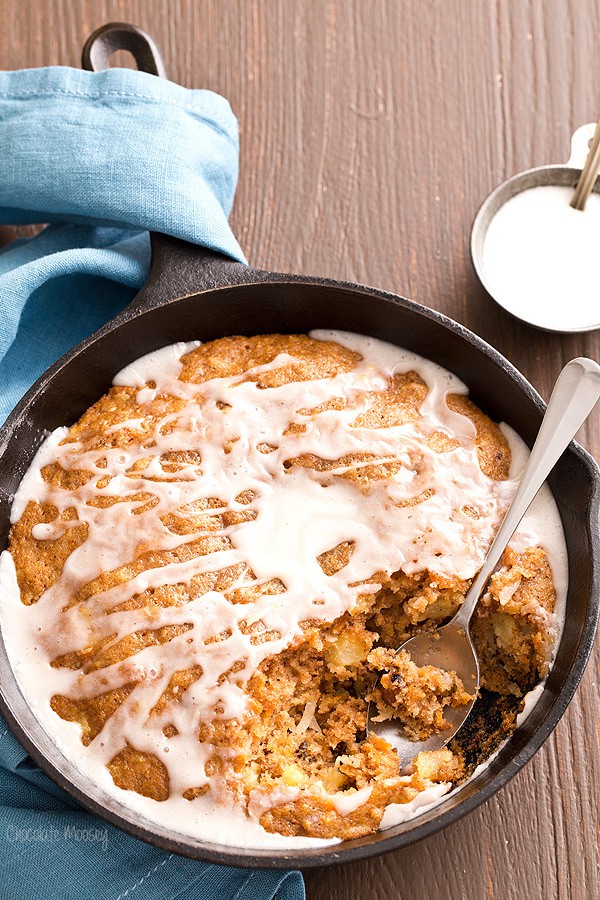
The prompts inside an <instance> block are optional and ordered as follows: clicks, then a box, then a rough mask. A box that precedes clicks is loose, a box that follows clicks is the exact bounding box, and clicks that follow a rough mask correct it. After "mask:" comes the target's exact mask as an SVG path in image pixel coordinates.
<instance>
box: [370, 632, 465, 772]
mask: <svg viewBox="0 0 600 900" xmlns="http://www.w3.org/2000/svg"><path fill="white" fill-rule="evenodd" d="M400 649H402V650H406V651H408V652H409V653H410V656H411V659H412V661H413V662H414V663H415V665H417V666H436V667H437V668H439V669H445V670H447V671H452V672H456V674H457V675H458V677H459V678H460V680H461V681H462V683H463V685H464V688H465V690H466V692H467V693H468V694H471V695H472V700H471V702H470V703H468V704H465V705H464V706H455V707H452V706H447V707H445V709H444V719H445V721H446V722H447V723H448V726H449V727H448V728H445V729H444V731H440V732H438V733H437V734H432V735H431V737H429V738H428V739H427V740H425V741H419V743H418V744H415V742H414V741H411V740H409V738H407V737H406V734H405V733H404V731H403V729H402V726H401V725H400V724H399V723H398V721H397V720H395V719H388V720H387V721H385V722H374V721H373V720H372V719H371V720H370V725H369V727H370V729H371V731H374V732H375V734H378V735H380V736H381V737H383V738H385V740H386V741H388V742H389V743H390V744H391V745H392V747H395V749H396V750H397V752H398V757H399V759H400V765H401V767H404V766H406V765H408V763H410V761H411V759H412V758H413V757H414V756H415V753H417V752H419V751H420V750H440V749H441V748H442V747H444V746H445V745H446V744H447V743H448V742H449V741H451V740H452V738H453V737H454V735H455V734H456V732H457V731H458V729H459V728H460V727H461V726H462V724H463V722H464V721H465V719H466V718H467V716H468V715H469V713H470V712H471V710H472V709H473V704H474V703H475V700H476V699H477V691H478V689H479V660H478V658H477V653H476V651H475V647H474V645H473V641H472V640H471V635H470V633H469V629H468V627H467V628H465V626H464V625H462V624H461V623H459V622H456V620H455V619H452V620H451V621H450V622H448V624H447V625H443V626H442V627H441V628H438V629H437V630H436V631H425V632H423V633H422V634H416V635H415V636H414V637H412V638H410V639H409V640H408V641H405V642H404V644H402V647H401V648H400Z"/></svg>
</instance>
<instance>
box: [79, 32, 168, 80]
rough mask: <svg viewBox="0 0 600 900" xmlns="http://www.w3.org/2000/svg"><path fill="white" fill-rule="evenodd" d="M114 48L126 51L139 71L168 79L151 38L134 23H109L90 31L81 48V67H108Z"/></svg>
mask: <svg viewBox="0 0 600 900" xmlns="http://www.w3.org/2000/svg"><path fill="white" fill-rule="evenodd" d="M117 50H127V51H128V52H129V53H131V55H132V56H133V58H134V60H135V64H136V66H137V67H138V69H139V71H140V72H147V73H148V74H149V75H157V76H158V77H159V78H168V77H169V76H168V75H167V69H166V66H165V63H164V60H163V58H162V55H161V52H160V50H159V49H158V47H157V45H156V43H155V42H154V40H153V39H152V38H151V37H150V35H149V34H146V32H145V31H142V29H141V28H138V27H137V25H130V24H129V23H128V22H109V23H108V24H107V25H102V26H101V27H100V28H97V29H96V30H95V31H93V32H92V33H91V34H90V36H89V38H88V39H87V41H86V42H85V44H84V45H83V50H82V51H81V66H82V68H84V69H87V70H88V71H89V72H102V71H104V69H108V68H109V66H108V61H109V59H110V57H111V56H112V54H113V53H115V51H117Z"/></svg>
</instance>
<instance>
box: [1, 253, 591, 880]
mask: <svg viewBox="0 0 600 900" xmlns="http://www.w3.org/2000/svg"><path fill="white" fill-rule="evenodd" d="M248 274H249V277H248V279H247V280H240V282H238V283H237V284H236V285H235V286H234V287H232V286H231V285H229V286H226V285H225V286H218V287H208V288H205V289H202V290H199V291H195V292H193V293H189V294H185V295H183V296H181V297H175V298H173V299H172V300H169V301H168V304H161V305H169V306H170V305H171V303H177V302H179V301H182V300H186V299H189V298H191V297H195V296H203V297H204V296H206V295H215V296H218V294H219V293H220V292H222V291H231V290H233V289H234V288H235V289H236V290H237V288H241V289H243V288H246V287H256V285H257V282H258V281H260V285H261V286H265V287H266V286H268V285H277V286H279V287H281V285H282V284H294V285H296V284H297V285H306V286H310V287H319V288H324V289H344V290H349V291H351V292H353V293H356V294H359V295H362V296H363V297H365V296H366V297H368V296H372V297H377V298H379V299H381V300H383V301H387V302H389V303H392V304H393V305H400V306H403V307H405V308H406V309H408V310H409V311H410V312H412V313H416V314H417V315H420V316H422V317H424V318H426V319H429V320H432V321H434V322H436V323H437V324H439V325H441V326H442V327H444V328H446V329H447V330H449V331H451V332H453V333H454V334H455V335H457V336H458V337H459V338H462V339H463V340H464V341H465V342H466V343H467V344H469V345H470V346H471V347H472V348H473V349H474V350H476V351H478V352H480V353H482V354H483V355H485V356H486V357H487V358H488V359H489V360H490V361H491V362H493V363H495V364H496V365H497V366H498V367H499V368H501V369H502V370H504V372H505V373H506V374H507V375H508V376H509V377H511V379H512V380H513V381H514V382H515V383H516V385H517V387H518V388H519V389H520V390H521V391H522V392H523V393H524V394H525V395H526V397H527V398H528V399H529V400H530V401H531V402H532V403H533V404H534V405H535V407H537V409H538V410H539V411H540V412H543V410H544V409H545V404H544V402H543V400H542V398H541V397H540V395H539V394H538V393H537V391H535V389H534V388H533V387H532V386H531V384H530V383H529V382H528V381H527V380H526V379H525V377H524V376H523V375H522V374H521V373H520V372H519V371H518V369H516V368H515V366H513V365H512V363H510V362H509V361H508V360H507V359H506V358H505V357H504V356H503V355H502V354H501V353H500V352H499V351H498V350H496V349H495V348H494V347H492V346H491V345H490V344H488V343H487V342H486V341H484V340H483V339H482V338H480V337H479V336H478V335H476V334H474V333H473V332H472V331H470V330H469V329H468V328H466V327H465V326H464V325H462V324H460V323H458V322H456V321H455V320H453V319H451V318H449V317H448V316H446V315H444V314H443V313H440V312H438V311H436V310H433V309H430V308H429V307H425V306H422V305H421V304H418V303H415V302H414V301H412V300H408V299H407V298H404V297H401V296H399V295H396V294H393V293H391V292H388V291H383V290H379V289H377V288H373V287H368V286H364V285H359V284H353V283H351V282H345V281H335V280H333V279H326V278H315V277H310V276H299V275H279V274H275V273H268V272H264V273H259V272H257V271H256V270H251V269H248ZM257 275H258V276H259V277H258V278H257V277H256V276H257ZM156 312H157V308H156V307H154V308H152V307H150V308H148V309H144V308H142V309H137V310H135V311H134V312H132V311H131V310H129V309H128V308H126V309H125V310H123V311H122V312H121V313H120V314H119V315H118V316H116V317H115V318H114V319H113V320H111V321H110V322H108V323H107V324H106V325H105V326H103V327H102V328H101V329H99V330H98V331H97V332H95V333H94V334H93V335H91V336H90V337H88V338H86V339H85V340H84V341H82V342H81V343H80V344H78V345H77V346H76V347H74V348H73V349H72V350H70V351H69V352H67V353H66V354H65V355H64V356H62V357H61V358H60V359H59V360H58V361H57V362H56V363H54V364H53V365H52V366H51V367H50V368H49V369H47V370H46V372H45V373H43V374H42V375H41V376H40V378H39V379H38V380H37V381H36V382H35V383H34V385H33V386H32V387H31V388H30V389H29V390H28V391H27V393H26V394H25V395H24V397H23V398H22V399H21V400H20V401H19V403H18V404H17V405H16V407H15V408H14V410H13V411H12V412H11V414H10V415H9V416H8V418H7V419H6V422H5V423H4V425H3V426H2V427H1V428H0V465H1V464H2V458H3V455H4V453H5V451H6V448H7V446H8V444H9V442H10V438H11V436H12V434H13V432H14V430H15V429H16V428H17V427H18V425H19V423H21V422H22V421H23V418H24V417H25V415H26V412H27V410H28V409H29V407H30V406H31V405H32V403H34V401H35V400H36V398H37V397H38V396H39V395H40V393H41V392H44V391H45V390H46V388H47V386H48V385H50V383H51V381H52V379H53V378H54V376H55V375H56V374H57V373H58V372H59V371H61V370H62V369H63V368H64V367H65V366H66V365H68V364H69V362H70V361H71V360H73V359H74V358H75V357H76V356H78V355H79V354H80V353H82V352H84V351H85V350H86V349H87V348H88V347H90V346H91V345H92V344H93V343H96V342H97V341H98V340H99V339H101V338H102V337H104V336H105V335H108V334H109V333H111V332H113V331H115V330H116V329H117V328H118V327H119V325H121V324H123V323H125V322H126V321H129V320H130V319H131V318H136V319H137V318H138V317H142V316H145V315H149V314H152V313H156ZM565 452H566V453H570V454H573V455H574V456H575V457H576V458H577V459H578V460H579V462H580V464H582V465H583V466H584V468H586V469H587V471H588V473H589V477H590V482H591V484H592V490H591V494H590V499H589V507H588V509H587V510H586V511H585V524H586V527H587V529H588V533H589V540H590V547H591V551H592V552H591V579H590V589H589V605H588V612H587V616H586V618H585V620H584V622H583V625H582V630H581V637H580V640H579V645H578V647H577V650H576V653H575V655H574V661H573V665H572V668H571V670H570V671H569V672H568V675H567V677H566V678H565V680H564V681H563V682H562V685H561V687H560V689H559V691H558V693H556V694H553V695H552V700H551V703H550V705H549V707H548V709H547V711H546V713H545V716H544V720H543V721H542V723H541V724H540V726H539V727H537V728H536V730H535V731H534V732H533V733H532V734H530V735H529V736H528V737H527V739H523V740H522V745H521V746H520V747H519V748H518V749H517V750H516V752H515V754H514V755H513V756H512V757H511V758H510V759H509V760H508V761H507V762H506V763H505V764H504V765H503V766H502V767H501V768H498V767H497V768H498V771H497V772H493V771H492V773H491V774H490V770H493V768H494V762H489V763H488V765H487V767H486V771H485V772H482V773H480V774H479V775H478V776H477V777H474V778H473V779H472V780H470V781H469V782H467V783H466V784H465V785H463V786H462V787H460V788H459V790H458V791H457V792H455V791H451V792H450V794H449V795H448V796H449V797H453V796H454V797H455V796H456V795H457V794H458V793H459V792H460V793H461V794H462V793H463V792H465V791H467V793H465V795H464V798H463V799H459V800H458V802H456V803H454V804H453V805H452V806H451V807H450V808H449V809H446V810H443V806H444V803H445V802H447V801H445V800H444V798H442V799H441V800H440V801H439V805H436V807H434V809H433V810H432V815H431V817H428V818H426V819H424V818H423V817H422V816H417V817H415V819H413V820H411V821H413V822H414V823H415V824H414V826H412V827H409V828H408V829H406V830H404V831H402V832H401V833H399V834H398V833H394V832H395V831H396V828H398V827H400V826H392V827H391V828H389V829H385V830H383V831H379V832H375V833H374V834H370V835H367V836H366V837H365V838H357V839H353V840H348V841H341V842H340V843H338V844H332V845H327V846H324V847H311V848H298V849H296V848H289V849H288V848H282V849H281V850H279V849H268V850H259V849H254V848H249V849H248V850H245V849H244V848H243V847H234V846H229V845H217V844H212V845H211V844H206V843H204V842H199V841H197V840H193V839H191V838H187V839H186V836H185V835H182V834H179V833H177V832H173V831H169V830H168V829H160V826H157V827H158V828H159V829H160V830H158V831H157V830H153V828H152V827H151V826H152V825H153V824H154V823H151V822H149V820H144V822H147V825H146V824H144V825H142V824H140V821H139V816H138V815H137V814H136V812H135V810H134V809H133V808H132V807H129V808H128V806H127V804H126V803H118V802H115V801H114V798H113V797H112V796H111V797H110V799H111V803H112V805H113V806H115V807H116V808H117V809H118V810H119V811H118V812H115V811H113V810H112V809H108V808H106V807H105V806H104V805H103V803H102V802H101V800H100V799H98V797H99V796H102V793H103V791H102V789H101V788H100V786H99V785H97V784H96V783H94V782H90V781H89V779H86V778H85V776H83V774H82V773H79V772H78V771H77V770H75V768H74V767H73V765H72V763H70V762H69V760H68V759H67V757H65V756H64V755H63V753H62V751H61V750H60V748H59V747H58V746H57V745H56V744H54V742H53V741H52V739H51V738H50V736H49V735H48V734H47V733H46V732H45V730H44V729H43V727H42V726H41V724H40V723H39V721H38V720H37V719H36V718H35V714H34V713H33V710H32V709H31V707H30V706H29V705H28V703H27V701H26V700H25V698H24V696H23V694H22V693H21V689H20V687H19V684H18V681H17V679H16V676H15V674H14V671H13V669H12V666H11V665H10V662H9V660H8V656H7V652H6V648H5V645H4V639H3V635H2V628H1V625H0V674H1V677H0V712H1V713H2V715H3V716H4V718H5V720H6V722H7V724H8V725H9V727H10V729H11V731H12V733H13V734H14V736H15V737H16V738H17V740H18V741H19V743H20V744H21V745H22V747H23V748H24V749H25V751H26V752H27V753H28V755H29V756H30V757H31V758H32V759H33V761H34V762H35V763H36V764H37V765H38V766H39V767H40V769H42V771H44V772H45V773H46V774H47V775H49V776H50V778H52V780H53V781H55V782H56V783H57V784H58V785H59V786H60V787H61V788H63V789H64V790H65V791H66V792H67V793H68V794H70V795H71V796H72V797H73V798H74V799H75V800H76V801H77V802H78V803H80V804H81V805H82V806H83V807H84V808H86V809H88V810H90V811H91V812H94V813H96V814H98V815H99V816H100V817H101V818H102V819H104V820H105V821H107V822H109V823H110V824H111V825H116V826H117V827H119V828H121V829H122V830H124V831H126V832H127V833H129V834H131V835H132V836H134V837H137V838H140V839H142V840H144V841H146V842H147V843H150V844H153V845H154V846H157V847H159V848H161V849H164V850H167V851H170V852H172V853H177V854H180V855H183V856H188V857H191V858H193V859H197V860H200V861H205V862H209V863H216V864H220V865H233V866H240V867H244V868H252V869H254V868H259V869H260V868H262V869H290V868H306V869H308V868H314V867H321V866H329V865H336V864H340V863H344V862H354V861H358V860H362V859H366V858H370V857H374V856H379V855H381V854H384V853H387V852H389V851H391V850H397V849H400V848H402V847H404V846H407V845H409V844H412V843H415V842H417V841H420V840H423V839H424V838H426V837H429V836H431V835H433V834H435V833H437V832H438V831H440V830H442V829H443V828H445V827H446V826H448V825H450V824H452V823H454V822H456V821H458V819H460V818H462V816H464V815H466V814H467V813H469V812H471V811H473V810H474V809H476V808H477V807H478V806H479V805H480V804H481V803H483V802H484V801H485V800H487V799H488V798H489V797H491V796H492V795H493V794H494V793H496V791H497V790H499V789H500V788H501V787H503V786H504V785H505V784H506V783H507V782H508V781H510V779H511V778H512V777H513V776H514V775H515V774H516V773H517V772H518V771H519V770H520V769H521V768H522V767H523V766H524V765H525V764H526V763H527V762H528V761H529V760H530V759H531V758H532V757H533V755H534V754H535V753H536V752H537V750H538V749H539V748H540V747H541V745H542V744H543V743H544V741H545V740H546V739H547V738H548V736H549V735H550V734H551V732H552V731H553V730H554V728H555V727H556V725H557V724H558V722H559V720H560V718H561V717H562V715H563V713H564V712H565V710H566V708H567V706H568V705H569V703H570V701H571V699H572V697H573V694H574V693H575V689H576V687H577V685H578V683H579V681H580V680H581V677H582V675H583V673H584V670H585V667H586V664H587V661H588V659H589V655H590V652H591V649H592V645H593V640H594V635H595V632H596V627H597V623H598V617H599V614H600V534H599V533H598V530H597V529H596V530H594V528H593V527H592V523H597V522H598V521H599V520H600V469H599V468H598V466H597V464H596V462H595V460H594V459H593V457H592V456H591V454H589V453H588V452H587V451H586V450H585V449H584V448H583V447H581V446H580V445H579V444H576V443H575V442H572V443H571V444H570V446H569V448H568V449H567V451H565ZM546 693H547V691H546V690H545V689H544V691H543V694H542V696H543V695H544V694H546ZM540 699H541V698H540ZM24 720H25V722H24ZM518 731H519V729H517V730H515V732H513V734H512V735H511V737H510V738H509V739H508V742H507V743H510V742H511V741H513V739H514V738H515V737H516V735H517V734H518ZM503 746H506V745H503ZM61 763H62V765H61ZM65 769H66V770H69V769H70V775H69V774H67V771H64V770H65ZM482 780H485V781H486V783H485V784H482V785H481V786H479V784H478V782H480V781H482ZM86 782H87V784H88V786H91V788H92V792H91V794H90V793H88V792H86V790H85V789H84V788H83V787H81V784H85V783H86ZM467 789H468V790H467ZM93 795H95V796H93ZM436 810H441V811H440V812H439V813H438V812H436ZM423 815H426V814H423Z"/></svg>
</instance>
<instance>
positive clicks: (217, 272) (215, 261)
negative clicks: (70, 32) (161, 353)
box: [81, 22, 267, 308]
mask: <svg viewBox="0 0 600 900" xmlns="http://www.w3.org/2000/svg"><path fill="white" fill-rule="evenodd" d="M117 50H127V51H128V52H129V53H131V55H132V56H133V58H134V60H135V63H136V65H137V67H138V70H139V71H140V72H146V73H148V74H149V75H156V76H157V77H158V78H167V77H168V76H167V68H166V66H165V63H164V60H163V58H162V55H161V52H160V50H159V48H158V46H157V45H156V43H155V41H154V40H153V39H152V38H151V37H150V35H149V34H147V33H146V32H145V31H142V29H141V28H138V27H137V26H136V25H130V24H128V23H127V22H109V23H108V24H107V25H102V26H101V27H100V28H97V29H96V31H94V32H92V34H91V35H90V36H89V38H88V39H87V41H86V42H85V44H84V46H83V50H82V53H81V65H82V67H83V68H84V69H87V70H88V71H90V72H101V71H104V70H105V69H107V68H108V67H109V59H110V57H111V56H112V54H113V53H114V52H115V51H117ZM150 239H151V244H152V264H151V267H150V275H149V276H148V280H147V282H146V284H145V285H144V287H143V288H142V290H141V291H140V292H139V294H137V296H136V297H135V298H134V299H133V301H132V302H131V304H130V308H135V307H150V306H157V305H159V304H161V303H165V302H167V301H169V300H172V299H175V298H176V297H183V296H186V295H189V294H194V293H197V292H199V291H202V290H206V289H209V288H213V287H223V286H226V285H234V284H241V283H252V282H256V281H262V280H265V275H267V273H262V272H258V271H257V270H255V269H251V268H249V267H248V266H244V265H242V264H241V263H238V262H235V261H234V260H232V259H230V258H229V257H228V256H224V255H223V254H221V253H215V252H213V251H211V250H207V249H206V248H204V247H198V246H197V245H195V244H190V243H187V242H186V241H182V240H179V239H178V238H174V237H169V236H167V235H164V234H159V233H158V232H151V234H150Z"/></svg>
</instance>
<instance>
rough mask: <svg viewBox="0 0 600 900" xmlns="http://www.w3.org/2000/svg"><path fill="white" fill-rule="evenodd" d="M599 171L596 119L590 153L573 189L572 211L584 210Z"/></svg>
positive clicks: (599, 128)
mask: <svg viewBox="0 0 600 900" xmlns="http://www.w3.org/2000/svg"><path fill="white" fill-rule="evenodd" d="M599 169H600V119H598V124H597V125H596V131H595V132H594V137H593V139H592V142H591V145H590V152H589V153H588V155H587V159H586V161H585V165H584V167H583V169H582V171H581V175H580V176H579V181H578V182H577V186H576V188H575V193H574V194H573V199H572V200H571V206H572V207H573V209H581V210H584V209H585V204H586V203H587V199H588V197H589V196H590V194H591V192H592V188H593V187H594V184H595V183H596V178H597V177H598V170H599Z"/></svg>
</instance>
